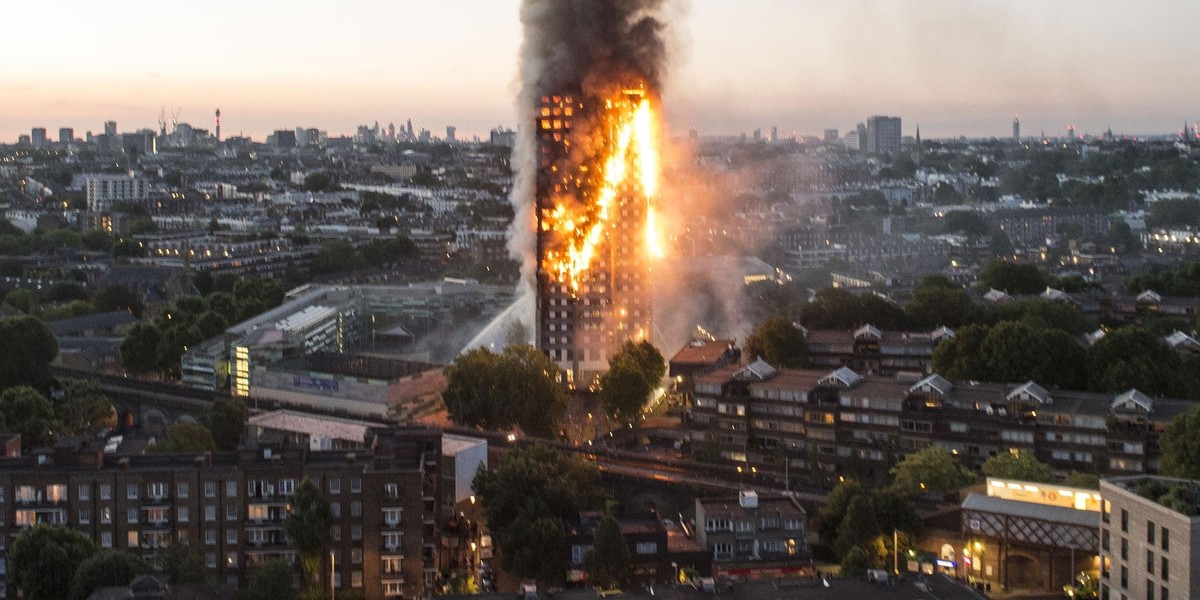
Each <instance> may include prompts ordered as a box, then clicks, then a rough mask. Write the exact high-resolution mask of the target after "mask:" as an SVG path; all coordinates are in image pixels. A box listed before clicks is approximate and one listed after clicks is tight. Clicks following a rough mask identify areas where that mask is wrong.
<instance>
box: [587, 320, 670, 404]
mask: <svg viewBox="0 0 1200 600" xmlns="http://www.w3.org/2000/svg"><path fill="white" fill-rule="evenodd" d="M665 373H666V364H665V363H664V362H663V356H662V354H660V353H659V352H658V349H657V348H655V347H654V346H653V345H651V344H650V342H648V341H645V340H643V341H642V342H640V343H634V342H632V341H629V340H626V341H625V343H624V344H622V345H621V348H620V350H618V351H617V353H616V354H614V355H613V356H612V357H610V358H609V359H608V372H606V373H605V374H604V375H602V376H601V377H600V405H601V406H602V407H603V408H604V412H605V413H607V414H608V415H609V416H610V417H612V418H614V419H616V420H617V421H619V422H622V423H630V422H632V421H634V420H635V419H636V418H637V417H638V415H639V414H641V411H642V409H643V408H644V407H645V406H646V403H647V402H648V401H649V400H650V395H651V393H653V392H654V389H655V388H657V387H658V386H659V384H660V382H661V381H662V377H663V375H664V374H665Z"/></svg>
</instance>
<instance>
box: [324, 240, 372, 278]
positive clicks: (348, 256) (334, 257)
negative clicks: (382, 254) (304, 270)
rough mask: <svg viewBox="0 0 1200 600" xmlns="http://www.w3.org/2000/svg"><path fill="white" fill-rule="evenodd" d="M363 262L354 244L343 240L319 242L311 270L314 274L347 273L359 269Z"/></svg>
mask: <svg viewBox="0 0 1200 600" xmlns="http://www.w3.org/2000/svg"><path fill="white" fill-rule="evenodd" d="M364 264H365V263H364V262H363V258H362V256H361V255H359V253H358V251H357V250H355V249H354V245H353V244H351V243H350V242H347V241H344V240H335V241H332V242H325V243H324V244H321V248H320V249H318V250H317V255H316V256H315V257H314V258H313V264H312V272H313V273H316V274H329V273H349V272H350V271H356V270H358V269H361V268H362V267H363V265H364Z"/></svg>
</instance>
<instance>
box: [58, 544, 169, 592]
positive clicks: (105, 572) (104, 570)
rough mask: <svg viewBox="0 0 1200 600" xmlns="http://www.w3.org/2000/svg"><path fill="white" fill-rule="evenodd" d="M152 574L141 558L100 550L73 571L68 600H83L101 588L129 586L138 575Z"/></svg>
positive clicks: (126, 553)
mask: <svg viewBox="0 0 1200 600" xmlns="http://www.w3.org/2000/svg"><path fill="white" fill-rule="evenodd" d="M151 572H153V569H152V568H151V567H150V564H149V563H147V562H146V561H144V560H142V559H141V557H139V556H137V555H135V554H130V553H128V552H121V551H118V550H100V551H99V552H97V553H96V554H94V555H92V556H91V557H90V558H88V559H87V560H85V561H83V562H82V563H80V564H79V568H77V569H75V576H74V577H73V578H72V579H71V588H70V589H71V592H70V596H68V598H70V600H85V599H86V598H87V597H88V596H90V595H91V594H92V592H94V591H96V590H97V589H99V588H102V587H108V586H119V585H129V582H131V581H133V579H134V578H135V577H137V576H138V575H146V574H149V573H151Z"/></svg>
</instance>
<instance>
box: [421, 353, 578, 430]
mask: <svg viewBox="0 0 1200 600" xmlns="http://www.w3.org/2000/svg"><path fill="white" fill-rule="evenodd" d="M445 373H446V382H447V387H446V391H445V392H443V393H442V400H443V401H444V402H445V404H446V409H447V411H449V413H450V418H451V419H453V420H454V422H456V423H459V424H462V425H468V426H476V427H482V428H484V429H506V428H509V427H512V426H514V425H517V426H520V427H521V429H522V430H524V431H525V433H527V434H529V435H533V436H551V435H553V434H554V432H555V429H556V426H557V423H558V420H559V418H560V417H561V416H562V413H563V411H565V410H566V406H567V397H566V393H565V392H563V389H562V386H561V385H560V384H559V382H560V381H561V378H562V373H561V371H560V370H559V369H558V366H557V365H555V364H554V363H553V362H551V361H550V359H549V358H547V357H546V355H545V354H542V353H541V352H538V351H537V350H536V349H534V348H533V346H530V345H528V344H518V345H515V346H508V347H506V348H505V349H504V351H503V352H501V353H500V354H496V353H493V352H492V351H491V350H488V349H486V348H476V349H473V350H469V351H467V352H464V353H462V354H459V355H458V356H457V357H456V358H455V359H454V362H453V363H451V364H450V366H448V367H446V369H445Z"/></svg>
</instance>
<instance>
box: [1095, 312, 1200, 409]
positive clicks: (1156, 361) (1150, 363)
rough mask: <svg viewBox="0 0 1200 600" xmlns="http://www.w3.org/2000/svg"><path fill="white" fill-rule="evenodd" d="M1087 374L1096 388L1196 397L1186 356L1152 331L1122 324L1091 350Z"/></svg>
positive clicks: (1104, 390)
mask: <svg viewBox="0 0 1200 600" xmlns="http://www.w3.org/2000/svg"><path fill="white" fill-rule="evenodd" d="M1087 375H1088V381H1089V382H1090V383H1091V387H1092V389H1093V390H1095V391H1098V392H1123V391H1125V390H1128V389H1130V388H1137V389H1138V390H1139V391H1141V392H1142V393H1145V394H1150V395H1151V396H1174V397H1184V398H1187V397H1194V393H1195V392H1194V385H1193V383H1192V381H1191V377H1189V376H1188V374H1187V373H1186V370H1185V369H1184V363H1183V359H1182V358H1180V356H1179V354H1178V353H1176V352H1175V351H1174V350H1172V349H1171V348H1170V346H1167V345H1166V344H1164V343H1162V341H1161V340H1159V339H1158V338H1157V337H1155V336H1154V335H1153V334H1151V333H1150V332H1148V331H1146V330H1145V329H1142V328H1139V327H1122V328H1120V329H1116V330H1113V331H1110V332H1108V333H1107V334H1106V335H1105V336H1104V337H1103V338H1100V340H1099V341H1097V342H1096V343H1095V344H1094V345H1093V346H1092V347H1091V348H1090V349H1089V350H1088V357H1087Z"/></svg>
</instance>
